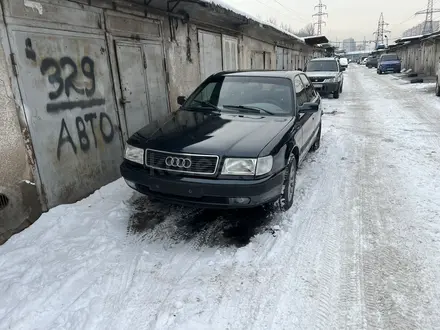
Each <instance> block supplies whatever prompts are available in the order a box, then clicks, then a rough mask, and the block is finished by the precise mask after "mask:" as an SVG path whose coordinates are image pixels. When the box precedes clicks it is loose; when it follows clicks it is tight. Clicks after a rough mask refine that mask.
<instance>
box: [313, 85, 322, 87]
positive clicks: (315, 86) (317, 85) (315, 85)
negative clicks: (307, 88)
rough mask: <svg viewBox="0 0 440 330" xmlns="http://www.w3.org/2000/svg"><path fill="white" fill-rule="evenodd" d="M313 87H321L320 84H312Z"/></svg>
mask: <svg viewBox="0 0 440 330" xmlns="http://www.w3.org/2000/svg"><path fill="white" fill-rule="evenodd" d="M313 86H314V87H315V88H322V84H313Z"/></svg>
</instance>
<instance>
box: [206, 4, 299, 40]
mask: <svg viewBox="0 0 440 330" xmlns="http://www.w3.org/2000/svg"><path fill="white" fill-rule="evenodd" d="M202 1H203V2H206V3H211V4H213V5H216V6H219V7H222V8H224V9H227V10H230V11H232V12H234V13H236V14H238V15H241V16H243V17H246V18H247V19H251V20H253V21H255V22H257V23H260V24H263V25H267V26H270V27H272V28H274V29H275V30H278V31H280V32H282V33H284V34H287V35H289V36H291V37H292V38H294V39H297V40H298V41H301V42H304V38H301V37H298V36H297V35H295V34H293V33H291V32H289V31H286V30H284V29H282V28H280V27H278V26H276V25H275V24H273V23H270V22H265V21H263V20H261V19H259V18H258V17H255V16H253V15H251V14H249V13H246V12H244V11H242V10H239V9H237V8H235V7H234V6H232V5H230V4H228V3H226V2H225V1H224V0H202Z"/></svg>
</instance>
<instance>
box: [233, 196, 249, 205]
mask: <svg viewBox="0 0 440 330" xmlns="http://www.w3.org/2000/svg"><path fill="white" fill-rule="evenodd" d="M250 202H251V199H250V198H249V197H233V198H229V203H230V204H240V205H246V204H249V203H250Z"/></svg>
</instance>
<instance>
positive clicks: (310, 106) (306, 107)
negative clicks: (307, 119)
mask: <svg viewBox="0 0 440 330" xmlns="http://www.w3.org/2000/svg"><path fill="white" fill-rule="evenodd" d="M298 110H299V113H310V112H316V111H318V110H319V104H318V103H315V102H304V104H303V105H302V106H300V107H299V109H298Z"/></svg>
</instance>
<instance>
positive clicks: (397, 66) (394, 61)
mask: <svg viewBox="0 0 440 330" xmlns="http://www.w3.org/2000/svg"><path fill="white" fill-rule="evenodd" d="M401 70H402V62H401V61H400V59H399V57H398V56H397V54H383V55H381V56H380V58H379V61H378V63H377V73H378V74H382V73H386V72H394V73H400V71H401Z"/></svg>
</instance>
